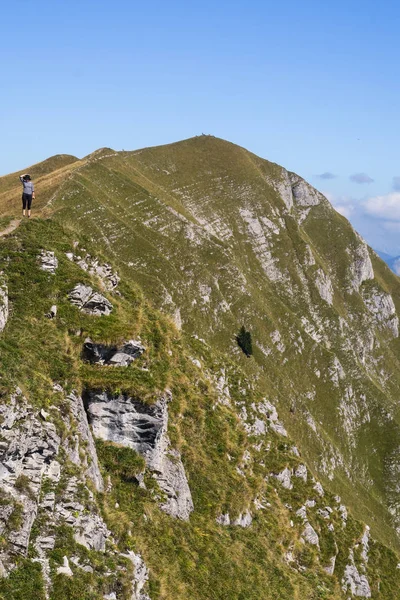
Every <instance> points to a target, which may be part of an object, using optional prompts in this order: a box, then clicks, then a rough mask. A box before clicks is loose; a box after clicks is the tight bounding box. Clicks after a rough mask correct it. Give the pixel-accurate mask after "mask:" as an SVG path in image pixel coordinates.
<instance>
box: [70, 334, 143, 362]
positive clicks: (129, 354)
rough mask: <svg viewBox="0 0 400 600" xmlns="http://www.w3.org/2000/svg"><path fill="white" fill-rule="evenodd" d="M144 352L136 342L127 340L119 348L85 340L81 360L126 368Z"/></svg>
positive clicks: (141, 346)
mask: <svg viewBox="0 0 400 600" xmlns="http://www.w3.org/2000/svg"><path fill="white" fill-rule="evenodd" d="M144 351H145V348H144V346H143V345H142V344H141V342H140V341H138V340H129V341H127V342H125V343H124V344H122V345H121V346H115V345H114V346H107V345H106V344H96V343H95V342H93V341H92V340H91V339H90V338H87V339H86V340H85V342H84V344H83V351H82V358H83V359H84V360H86V361H88V362H90V363H92V364H99V365H110V366H115V367H127V366H128V365H130V364H131V363H132V362H133V361H134V360H135V359H136V358H139V356H141V355H142V354H143V352H144Z"/></svg>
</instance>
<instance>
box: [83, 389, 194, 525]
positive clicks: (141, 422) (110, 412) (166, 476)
mask: <svg viewBox="0 0 400 600" xmlns="http://www.w3.org/2000/svg"><path fill="white" fill-rule="evenodd" d="M83 399H84V404H85V408H86V411H87V415H88V421H89V423H90V425H91V426H92V430H93V435H94V436H95V437H97V438H99V439H102V440H105V441H110V442H115V443H116V444H120V445H121V446H126V447H128V448H132V449H133V450H135V451H136V452H139V453H140V454H141V455H142V456H143V457H144V459H145V461H146V464H147V466H148V468H149V469H150V470H152V471H153V472H154V475H155V477H156V479H157V482H158V484H159V486H160V488H161V490H162V491H163V492H164V493H165V495H166V499H165V500H163V501H162V504H161V508H162V510H164V511H165V512H166V513H168V514H170V515H171V516H174V517H178V518H179V519H183V520H187V519H188V518H189V515H190V513H191V512H192V511H193V501H192V496H191V493H190V489H189V485H188V482H187V478H186V473H185V469H184V467H183V464H182V461H181V457H180V454H179V452H177V451H176V450H173V449H171V448H170V442H169V438H168V433H167V429H168V402H169V401H170V400H171V394H170V393H166V394H164V395H163V396H162V397H161V398H159V399H158V400H157V402H155V403H154V404H152V405H150V404H144V403H143V402H140V401H139V400H136V399H134V398H131V397H129V396H127V395H125V394H119V395H112V394H110V393H108V392H101V391H86V392H85V393H84V396H83Z"/></svg>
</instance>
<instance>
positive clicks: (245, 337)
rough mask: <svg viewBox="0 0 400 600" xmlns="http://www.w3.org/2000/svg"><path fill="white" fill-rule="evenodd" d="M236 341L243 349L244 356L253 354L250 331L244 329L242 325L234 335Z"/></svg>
mask: <svg viewBox="0 0 400 600" xmlns="http://www.w3.org/2000/svg"><path fill="white" fill-rule="evenodd" d="M236 341H237V343H238V345H239V348H241V350H243V352H244V353H245V355H246V356H251V355H252V354H253V347H252V343H251V333H250V331H246V328H245V326H244V325H242V326H241V328H240V331H239V334H238V335H237V336H236Z"/></svg>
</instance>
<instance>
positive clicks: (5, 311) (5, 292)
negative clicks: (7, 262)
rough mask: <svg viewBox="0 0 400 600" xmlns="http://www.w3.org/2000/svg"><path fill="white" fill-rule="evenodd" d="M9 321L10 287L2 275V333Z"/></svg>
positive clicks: (0, 313)
mask: <svg viewBox="0 0 400 600" xmlns="http://www.w3.org/2000/svg"><path fill="white" fill-rule="evenodd" d="M7 321H8V287H7V284H6V282H5V279H4V277H3V275H2V274H1V273H0V333H1V332H2V331H3V329H4V328H5V326H6V324H7Z"/></svg>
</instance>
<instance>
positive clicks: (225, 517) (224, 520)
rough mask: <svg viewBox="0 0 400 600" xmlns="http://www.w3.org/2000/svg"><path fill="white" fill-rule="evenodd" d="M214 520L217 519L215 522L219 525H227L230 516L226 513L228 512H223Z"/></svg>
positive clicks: (229, 522)
mask: <svg viewBox="0 0 400 600" xmlns="http://www.w3.org/2000/svg"><path fill="white" fill-rule="evenodd" d="M216 521H217V523H218V524H219V525H225V526H228V525H230V524H231V518H230V516H229V514H228V513H225V514H223V515H219V516H218V517H217V518H216Z"/></svg>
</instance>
